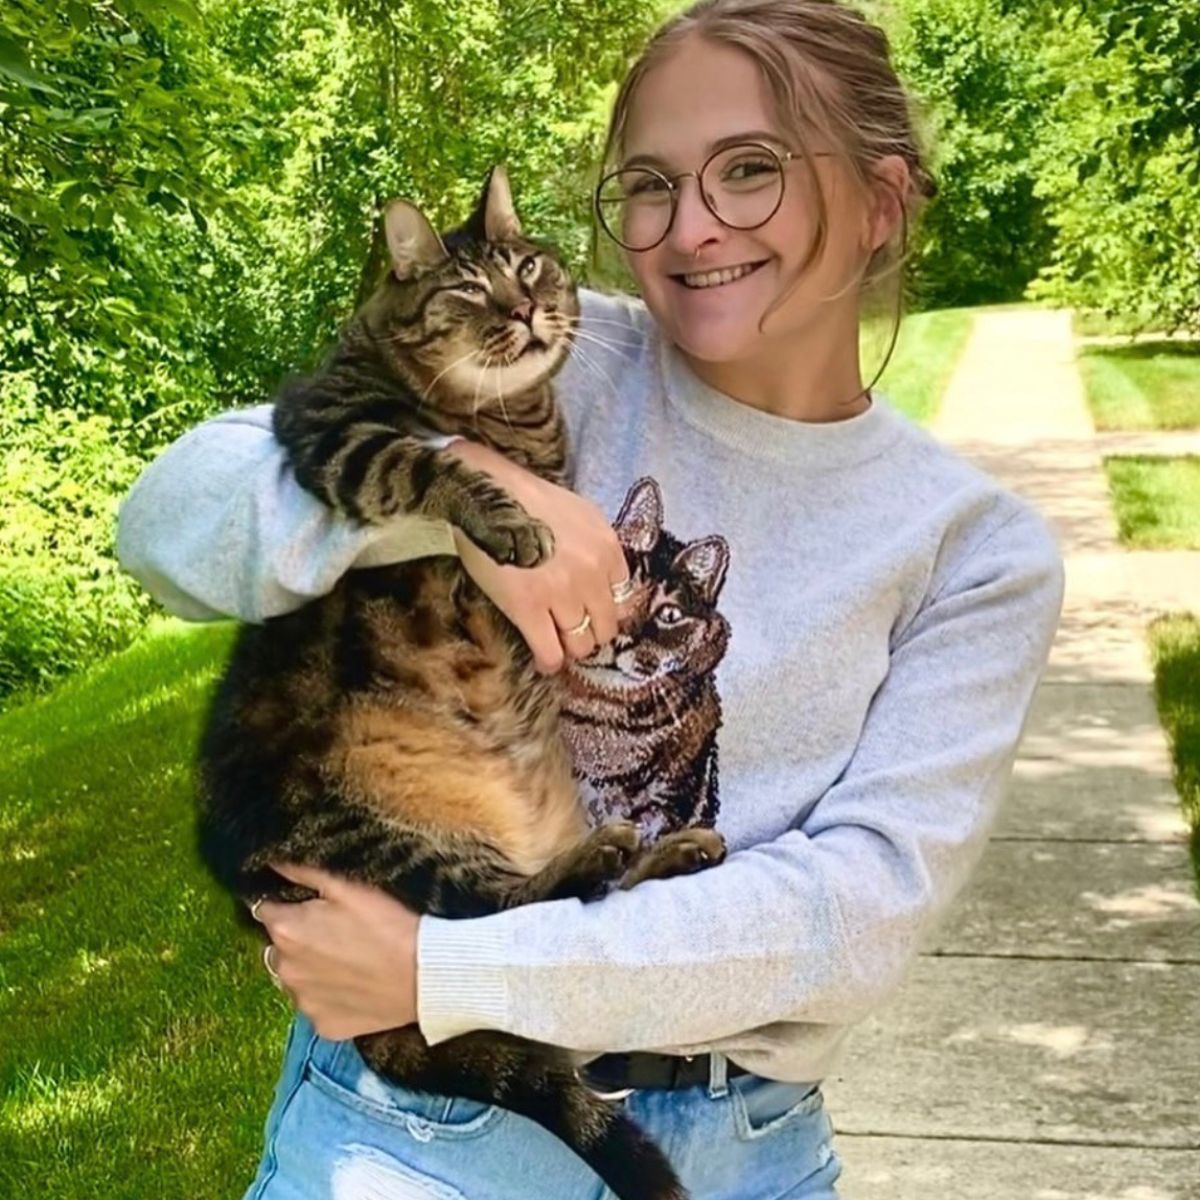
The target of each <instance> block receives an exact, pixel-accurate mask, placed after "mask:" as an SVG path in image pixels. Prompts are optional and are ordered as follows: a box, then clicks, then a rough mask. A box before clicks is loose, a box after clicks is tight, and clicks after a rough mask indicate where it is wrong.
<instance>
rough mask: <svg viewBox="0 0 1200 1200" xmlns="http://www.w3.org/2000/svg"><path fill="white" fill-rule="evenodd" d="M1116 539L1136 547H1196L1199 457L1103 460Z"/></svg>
mask: <svg viewBox="0 0 1200 1200" xmlns="http://www.w3.org/2000/svg"><path fill="white" fill-rule="evenodd" d="M1104 469H1105V471H1106V472H1107V474H1108V485H1109V490H1110V492H1111V493H1112V498H1113V506H1114V508H1115V509H1116V513H1117V525H1118V527H1119V529H1120V534H1121V541H1122V542H1123V543H1124V544H1125V545H1127V546H1132V547H1136V548H1137V549H1140V550H1200V457H1198V456H1196V455H1181V456H1180V457H1178V458H1157V457H1152V456H1147V455H1128V456H1122V457H1114V458H1106V459H1105V460H1104Z"/></svg>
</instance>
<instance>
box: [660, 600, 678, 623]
mask: <svg viewBox="0 0 1200 1200" xmlns="http://www.w3.org/2000/svg"><path fill="white" fill-rule="evenodd" d="M654 619H655V620H656V621H657V622H658V623H659V624H660V625H678V624H679V622H680V621H682V620H683V609H682V608H680V607H679V605H677V604H664V605H663V606H662V608H660V609H659V610H658V612H656V613H655V614H654Z"/></svg>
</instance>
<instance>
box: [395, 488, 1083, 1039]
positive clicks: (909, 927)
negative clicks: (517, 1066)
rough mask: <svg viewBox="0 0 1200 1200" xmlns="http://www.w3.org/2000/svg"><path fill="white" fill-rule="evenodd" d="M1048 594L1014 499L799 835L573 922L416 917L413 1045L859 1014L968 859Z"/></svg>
mask: <svg viewBox="0 0 1200 1200" xmlns="http://www.w3.org/2000/svg"><path fill="white" fill-rule="evenodd" d="M1062 591H1063V576H1062V563H1061V558H1060V556H1059V553H1058V551H1057V548H1056V547H1055V545H1054V542H1053V540H1052V538H1051V536H1050V535H1049V533H1048V531H1047V530H1046V527H1045V524H1044V523H1043V522H1042V520H1041V518H1040V517H1039V516H1038V515H1037V513H1036V512H1035V511H1033V510H1032V509H1030V508H1028V507H1027V506H1026V505H1024V504H1023V503H1022V504H1021V506H1020V509H1019V511H1017V512H1016V513H1012V514H1011V515H1009V516H1008V518H1007V519H1006V520H1002V523H1001V524H1000V525H999V527H998V528H996V529H994V531H993V532H992V533H991V534H990V535H987V536H986V537H985V540H984V542H983V544H982V545H980V546H977V547H976V549H975V550H974V551H973V552H972V553H971V554H970V555H969V556H968V557H967V558H966V560H965V561H961V560H960V565H959V567H958V568H957V570H956V572H955V573H954V574H953V575H952V576H951V577H950V578H948V579H947V580H946V581H945V582H944V583H942V584H941V585H940V586H938V587H937V590H936V591H935V593H934V594H933V595H932V597H931V598H929V599H927V600H926V602H925V604H924V605H923V606H922V608H921V610H920V611H919V612H918V613H917V615H916V616H915V617H914V618H913V620H912V621H911V622H910V623H909V625H908V627H907V628H906V629H904V631H903V632H902V633H901V634H900V635H899V636H897V637H894V640H893V644H892V647H891V656H890V666H889V670H888V673H887V675H886V677H885V679H884V680H883V682H882V683H881V685H880V686H879V688H878V690H877V692H876V694H875V696H874V697H873V699H872V702H871V705H870V707H869V710H868V713H867V717H866V720H865V723H864V726H863V729H862V731H861V736H860V739H859V742H858V745H857V747H856V748H855V751H854V753H853V755H852V757H851V760H850V762H849V763H848V765H847V767H846V768H845V770H844V771H843V772H842V775H841V777H840V778H839V780H838V781H837V782H836V783H835V784H834V785H833V786H832V787H831V788H829V789H828V791H826V792H825V794H824V795H823V796H822V797H821V798H820V799H819V800H818V802H817V803H816V805H815V806H814V807H813V808H812V809H811V811H809V813H808V816H807V819H805V820H804V822H803V824H802V825H800V826H799V827H797V828H794V829H791V830H789V831H788V832H786V833H785V834H783V835H782V836H780V837H778V838H775V839H774V840H771V841H769V842H765V843H762V844H759V845H756V846H753V847H749V848H747V849H743V850H740V851H739V852H737V853H734V854H731V855H730V857H729V858H728V859H727V860H726V861H725V862H724V863H723V864H721V865H720V866H719V867H715V868H711V869H709V870H707V871H704V872H701V873H699V874H696V875H692V876H687V877H682V878H677V879H670V880H661V881H657V880H655V881H649V882H646V883H643V884H641V885H639V886H638V887H636V888H634V889H632V890H630V891H627V892H614V893H612V894H610V895H608V896H606V897H605V898H604V899H602V900H599V901H595V902H593V903H590V904H587V905H584V904H581V903H579V902H578V901H574V900H561V901H553V902H544V903H540V904H533V905H529V906H526V907H522V908H517V909H512V910H509V911H506V912H502V913H499V914H496V915H493V916H487V917H482V918H476V919H471V920H459V921H452V920H444V919H440V918H433V917H428V916H426V917H423V918H422V919H421V922H420V925H419V934H418V976H417V983H418V1014H419V1022H420V1027H421V1030H422V1032H423V1033H424V1035H425V1037H426V1038H427V1039H428V1040H429V1041H430V1042H432V1043H436V1042H440V1041H443V1040H445V1039H446V1038H450V1037H453V1036H455V1035H457V1034H461V1033H465V1032H468V1031H470V1030H473V1029H480V1028H494V1029H501V1030H505V1031H508V1032H510V1033H514V1034H518V1035H520V1036H522V1037H527V1038H532V1039H535V1040H537V1041H540V1042H546V1043H550V1044H552V1045H558V1046H563V1047H566V1048H568V1049H572V1050H579V1051H590V1052H603V1051H621V1050H645V1049H658V1048H662V1047H673V1046H697V1047H698V1046H704V1045H711V1044H713V1043H714V1042H717V1041H719V1040H720V1039H722V1038H725V1037H729V1036H732V1035H735V1034H738V1033H742V1032H744V1031H746V1030H750V1029H756V1028H758V1027H760V1026H764V1025H769V1024H772V1023H774V1022H781V1021H782V1022H818V1023H834V1024H848V1023H852V1022H855V1021H857V1020H860V1019H861V1018H862V1017H864V1016H865V1015H867V1014H868V1013H870V1012H871V1011H872V1010H874V1009H876V1008H877V1007H878V1006H879V1005H880V1004H881V1003H882V1002H884V1001H885V1000H886V999H887V998H888V997H889V996H890V995H891V994H892V993H893V992H894V990H895V989H896V987H897V986H898V984H899V983H900V981H901V979H902V978H903V976H904V974H905V972H906V970H907V968H908V966H909V965H910V963H911V962H912V960H913V958H914V957H915V955H916V954H917V951H918V949H919V946H920V944H921V941H922V938H923V936H924V935H925V934H926V933H927V932H928V930H929V928H930V926H931V925H932V923H933V922H934V920H935V919H936V918H937V917H938V916H939V915H940V914H941V913H942V911H943V910H944V909H945V908H946V906H947V905H948V904H949V902H950V901H951V899H952V898H953V897H954V896H955V894H956V893H957V892H958V891H959V890H960V888H961V887H962V885H963V884H964V883H965V881H966V879H967V876H968V874H969V872H970V870H971V868H972V867H973V865H974V864H975V862H976V861H977V859H978V858H979V856H980V855H981V853H982V850H983V846H984V844H985V841H986V838H987V835H988V831H989V828H990V826H991V824H992V821H993V818H994V817H995V814H996V811H997V808H998V806H999V802H1000V800H1001V798H1002V795H1003V792H1004V790H1005V787H1006V784H1007V781H1008V778H1009V774H1010V771H1011V767H1012V763H1013V759H1014V757H1015V755H1016V750H1017V745H1018V742H1019V741H1020V737H1021V733H1022V729H1023V726H1024V722H1025V719H1026V716H1027V714H1028V710H1029V707H1030V703H1031V701H1032V698H1033V694H1034V691H1035V689H1036V687H1037V685H1038V682H1039V680H1040V678H1041V675H1042V672H1043V671H1044V669H1045V664H1046V660H1047V657H1048V654H1049V648H1050V644H1051V641H1052V639H1053V636H1054V631H1055V629H1056V626H1057V622H1058V615H1059V611H1060V608H1061V603H1062ZM651 997H652V1000H651V999H650V998H651Z"/></svg>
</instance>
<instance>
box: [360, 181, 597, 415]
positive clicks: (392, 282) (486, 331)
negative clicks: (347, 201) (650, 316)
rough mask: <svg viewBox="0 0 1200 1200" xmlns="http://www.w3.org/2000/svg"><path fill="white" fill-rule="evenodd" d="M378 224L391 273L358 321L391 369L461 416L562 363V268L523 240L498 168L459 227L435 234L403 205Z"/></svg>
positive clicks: (568, 294)
mask: <svg viewBox="0 0 1200 1200" xmlns="http://www.w3.org/2000/svg"><path fill="white" fill-rule="evenodd" d="M385 227H386V231H387V240H388V248H389V251H390V253H391V258H392V270H391V271H390V272H389V274H388V276H387V278H386V279H385V280H384V282H383V284H382V285H381V286H380V288H379V290H378V291H377V292H376V293H375V295H374V296H373V297H372V298H371V299H370V300H369V301H368V302H367V305H366V306H365V307H364V309H363V316H364V317H365V318H366V321H367V325H368V328H369V329H370V331H371V333H372V336H373V337H375V338H376V339H377V340H378V341H380V342H381V343H382V344H384V345H385V346H387V348H388V349H389V351H390V353H391V355H392V358H393V361H394V363H395V365H396V366H397V368H398V369H399V370H401V371H402V373H403V374H404V375H405V376H406V377H407V378H408V379H409V380H410V382H413V383H414V384H416V385H417V387H418V389H419V390H420V391H421V392H422V393H423V394H425V396H426V399H427V400H428V402H429V403H430V404H434V405H436V406H438V407H440V408H442V409H444V410H446V411H449V412H454V413H458V414H465V413H472V412H476V411H479V410H480V409H483V408H486V407H489V406H491V407H495V408H496V409H497V410H500V408H501V406H503V407H504V409H505V411H507V412H511V411H512V408H513V405H514V404H517V405H519V403H520V399H521V397H522V395H524V394H536V390H537V389H538V387H539V385H541V384H542V383H544V382H545V381H546V380H548V379H549V378H550V377H551V376H553V375H554V373H555V372H556V371H557V370H558V369H559V368H560V367H561V366H562V364H563V362H564V361H565V360H566V356H567V353H568V351H569V350H570V347H571V342H572V339H573V335H574V330H575V325H576V322H577V321H578V317H579V305H578V302H577V300H576V295H575V285H574V283H573V282H572V280H571V278H570V276H569V275H568V274H567V272H566V270H565V268H564V267H563V266H562V264H561V263H559V262H558V260H557V259H556V258H555V257H554V255H553V254H551V253H550V252H549V251H548V250H547V249H546V248H545V247H542V246H539V245H537V244H536V243H534V242H531V241H529V240H528V239H527V238H525V237H524V236H523V235H522V233H521V227H520V223H519V222H518V220H517V217H516V214H515V212H514V211H513V208H512V198H511V195H510V194H509V191H508V184H507V181H506V180H505V177H504V173H503V171H502V170H501V169H500V168H496V169H495V170H494V171H493V172H492V173H491V174H490V175H489V178H488V182H487V184H486V186H485V188H484V191H483V194H482V195H481V197H480V200H479V204H478V206H477V207H476V210H475V212H474V213H473V214H472V216H471V218H470V219H469V220H468V221H467V222H466V223H465V224H464V225H463V226H461V227H460V228H458V229H455V230H452V231H450V232H448V233H446V234H445V235H443V236H441V237H439V236H438V235H437V234H436V233H434V231H433V229H432V228H431V227H430V225H429V223H428V221H426V220H425V218H424V216H423V215H422V214H421V213H420V212H419V211H418V210H417V209H416V208H414V207H413V206H411V205H408V204H405V203H404V202H402V201H398V202H394V203H393V204H392V205H391V206H390V207H389V209H388V214H387V218H386V221H385Z"/></svg>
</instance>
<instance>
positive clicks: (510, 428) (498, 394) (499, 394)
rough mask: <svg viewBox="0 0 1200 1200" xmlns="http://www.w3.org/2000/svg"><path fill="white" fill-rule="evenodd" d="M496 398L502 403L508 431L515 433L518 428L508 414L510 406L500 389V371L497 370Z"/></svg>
mask: <svg viewBox="0 0 1200 1200" xmlns="http://www.w3.org/2000/svg"><path fill="white" fill-rule="evenodd" d="M496 399H497V401H498V402H499V404H500V413H501V415H502V416H503V417H504V423H505V425H507V426H508V432H509V433H512V434H515V433H516V430H515V429H513V424H512V421H511V419H510V418H509V415H508V408H507V407H506V406H505V403H504V394H503V392H502V391H501V390H500V372H499V371H497V372H496Z"/></svg>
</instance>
